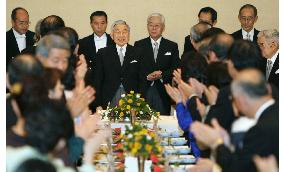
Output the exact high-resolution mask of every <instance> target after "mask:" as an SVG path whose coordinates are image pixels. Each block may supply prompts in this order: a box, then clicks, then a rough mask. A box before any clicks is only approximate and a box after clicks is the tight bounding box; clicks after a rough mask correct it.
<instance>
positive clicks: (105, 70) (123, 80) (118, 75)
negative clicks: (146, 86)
mask: <svg viewBox="0 0 284 172" xmlns="http://www.w3.org/2000/svg"><path fill="white" fill-rule="evenodd" d="M140 57H141V55H140V53H139V51H138V50H137V49H136V48H135V47H133V46H131V45H129V44H128V45H127V47H126V52H125V56H124V61H123V65H122V66H121V63H120V59H119V56H118V53H117V49H116V45H110V46H108V47H105V48H102V49H100V50H99V51H98V54H97V57H96V63H95V77H94V78H95V87H96V101H97V102H98V103H97V104H98V105H101V106H102V107H103V108H105V107H106V106H107V104H108V102H110V101H111V100H112V99H113V97H114V95H115V93H116V91H117V90H118V88H119V86H120V84H122V85H123V87H124V90H125V91H126V92H127V93H129V92H130V91H131V90H133V91H135V92H140V90H139V85H140V82H141V76H140V73H139V65H140Z"/></svg>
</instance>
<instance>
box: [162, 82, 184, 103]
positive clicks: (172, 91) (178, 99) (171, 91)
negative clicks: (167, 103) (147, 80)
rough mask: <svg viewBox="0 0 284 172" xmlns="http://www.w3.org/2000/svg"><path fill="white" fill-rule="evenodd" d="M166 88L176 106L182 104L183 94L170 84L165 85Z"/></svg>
mask: <svg viewBox="0 0 284 172" xmlns="http://www.w3.org/2000/svg"><path fill="white" fill-rule="evenodd" d="M165 88H166V91H167V93H168V95H169V96H170V97H171V98H172V99H173V100H174V101H175V102H176V104H177V103H180V102H182V100H183V99H182V94H181V93H180V91H179V90H178V89H177V88H175V87H172V86H170V84H165Z"/></svg>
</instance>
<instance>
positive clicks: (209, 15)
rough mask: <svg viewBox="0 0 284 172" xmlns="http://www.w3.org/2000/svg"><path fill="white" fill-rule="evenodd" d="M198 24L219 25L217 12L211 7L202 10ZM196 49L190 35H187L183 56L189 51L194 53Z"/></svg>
mask: <svg viewBox="0 0 284 172" xmlns="http://www.w3.org/2000/svg"><path fill="white" fill-rule="evenodd" d="M198 22H205V23H208V24H210V25H211V26H212V27H213V26H215V25H216V23H217V11H216V10H214V9H213V8H211V7H204V8H201V9H200V11H199V13H198ZM194 50H195V49H194V47H193V45H192V43H191V39H190V35H187V36H186V37H185V39H184V48H183V54H184V53H186V52H189V51H194Z"/></svg>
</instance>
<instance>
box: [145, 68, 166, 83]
mask: <svg viewBox="0 0 284 172" xmlns="http://www.w3.org/2000/svg"><path fill="white" fill-rule="evenodd" d="M160 78H162V71H160V70H158V71H154V72H152V73H150V74H149V75H147V80H148V81H155V80H157V79H160Z"/></svg>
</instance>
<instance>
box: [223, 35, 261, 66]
mask: <svg viewBox="0 0 284 172" xmlns="http://www.w3.org/2000/svg"><path fill="white" fill-rule="evenodd" d="M228 58H229V59H230V60H231V61H232V62H233V64H234V67H235V68H236V69H237V70H238V71H239V70H242V69H245V68H257V69H259V70H260V69H261V67H262V66H261V62H262V57H261V53H260V50H259V48H258V47H257V46H256V45H255V43H252V42H250V41H247V40H242V39H239V40H236V41H235V42H234V43H233V45H232V46H231V48H230V50H229V52H228Z"/></svg>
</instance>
